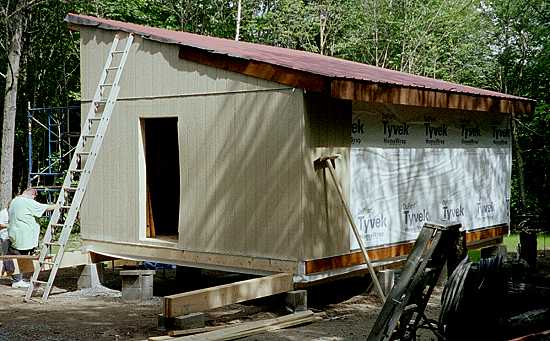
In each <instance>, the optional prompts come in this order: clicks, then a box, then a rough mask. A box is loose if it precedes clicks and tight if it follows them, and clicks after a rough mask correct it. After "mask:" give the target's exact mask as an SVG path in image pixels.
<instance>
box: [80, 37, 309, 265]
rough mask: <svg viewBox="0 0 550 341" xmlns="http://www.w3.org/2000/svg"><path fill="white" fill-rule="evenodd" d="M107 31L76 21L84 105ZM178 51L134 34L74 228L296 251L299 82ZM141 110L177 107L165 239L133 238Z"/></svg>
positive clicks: (125, 238) (256, 252)
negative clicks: (172, 230) (170, 217)
mask: <svg viewBox="0 0 550 341" xmlns="http://www.w3.org/2000/svg"><path fill="white" fill-rule="evenodd" d="M112 38H113V33H112V32H108V31H101V30H95V29H82V30H81V39H82V49H81V56H82V57H81V58H82V61H81V64H82V65H83V66H82V70H81V72H82V80H83V82H82V83H83V86H82V101H83V104H84V105H83V114H84V115H85V114H86V113H87V111H85V108H87V107H88V106H89V101H90V99H91V97H92V96H93V92H94V90H95V87H96V85H97V81H98V79H99V74H100V72H101V69H102V67H103V63H104V61H105V57H106V55H107V52H108V49H109V47H110V42H111V41H112ZM178 52H179V49H178V47H177V46H174V45H168V44H161V43H158V42H154V41H149V40H144V39H142V38H141V37H136V38H135V42H134V46H133V47H132V50H131V51H130V55H129V57H128V62H127V63H126V66H125V69H124V74H123V78H122V81H121V92H120V96H119V101H118V102H117V104H116V107H115V110H114V112H113V116H112V120H111V123H110V126H109V129H108V131H107V134H106V136H105V140H104V143H103V146H102V150H101V151H100V155H99V156H98V159H97V161H96V167H95V169H94V172H93V175H92V177H91V180H90V185H89V187H88V192H87V194H86V197H85V199H84V201H83V205H82V210H81V219H82V236H83V238H84V239H88V240H102V241H111V242H132V243H139V244H143V245H164V246H168V247H176V248H179V249H182V250H190V251H201V252H212V253H223V254H233V255H246V256H253V257H266V258H277V259H296V258H297V257H299V256H300V254H301V243H302V238H301V237H300V234H301V231H302V226H303V217H302V211H301V209H300V208H301V193H302V188H301V186H302V176H303V167H302V162H303V156H302V143H303V140H304V139H303V134H304V116H303V93H302V92H301V91H300V90H295V91H293V90H292V89H284V87H282V86H281V85H280V84H276V83H272V82H268V81H265V80H259V79H254V78H251V77H248V76H244V75H241V74H237V73H232V72H229V71H225V70H221V69H215V68H212V67H209V66H205V65H201V64H196V63H194V62H189V61H184V60H181V59H179V58H178ZM270 89H272V90H270ZM247 90H248V91H250V92H239V91H247ZM266 90H269V91H266ZM231 91H234V92H235V93H230V92H231ZM223 92H225V94H222V93H223ZM228 92H229V93H228ZM212 93H213V94H212ZM183 94H187V95H186V96H180V95H183ZM167 95H168V96H172V97H163V96H167ZM154 96H157V97H154ZM147 117H177V118H178V138H179V140H178V145H179V153H180V154H179V160H180V161H179V162H180V188H181V193H180V219H179V236H180V239H179V243H178V244H177V245H170V244H167V243H162V242H160V241H154V240H150V239H145V238H144V232H143V230H144V228H145V227H144V221H145V218H144V215H145V213H144V207H145V205H144V202H145V191H144V187H145V186H144V181H145V178H144V174H145V172H144V167H143V165H141V164H140V163H142V162H143V160H144V157H143V155H142V154H143V146H142V145H141V144H142V141H141V139H142V134H141V131H140V130H141V126H140V118H147ZM149 166H151V165H149Z"/></svg>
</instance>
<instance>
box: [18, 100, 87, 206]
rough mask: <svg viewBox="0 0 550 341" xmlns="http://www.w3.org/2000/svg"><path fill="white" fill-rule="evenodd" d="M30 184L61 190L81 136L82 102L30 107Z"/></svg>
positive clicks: (37, 187)
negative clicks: (69, 104) (58, 105)
mask: <svg viewBox="0 0 550 341" xmlns="http://www.w3.org/2000/svg"><path fill="white" fill-rule="evenodd" d="M27 123H28V127H27V129H28V130H27V141H28V167H29V168H28V170H29V173H28V178H27V186H29V187H31V186H32V187H34V188H36V189H37V190H38V191H43V192H46V194H47V198H48V201H53V200H54V199H53V198H52V194H53V193H54V192H58V191H59V190H60V188H61V183H62V181H63V178H64V176H65V173H66V171H67V169H68V167H69V163H70V162H71V157H72V154H73V151H74V149H75V146H76V144H77V142H78V138H79V136H80V106H68V107H49V108H48V107H44V108H31V107H30V105H29V109H28V111H27Z"/></svg>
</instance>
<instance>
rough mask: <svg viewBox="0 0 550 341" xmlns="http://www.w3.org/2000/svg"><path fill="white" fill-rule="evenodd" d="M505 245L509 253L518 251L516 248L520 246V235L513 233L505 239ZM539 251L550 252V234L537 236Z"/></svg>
mask: <svg viewBox="0 0 550 341" xmlns="http://www.w3.org/2000/svg"><path fill="white" fill-rule="evenodd" d="M503 243H504V245H506V249H507V250H508V251H509V252H514V251H516V248H517V246H518V244H519V234H518V233H513V234H511V235H509V236H506V237H504V242H503ZM537 249H538V250H545V249H546V250H550V233H539V234H537Z"/></svg>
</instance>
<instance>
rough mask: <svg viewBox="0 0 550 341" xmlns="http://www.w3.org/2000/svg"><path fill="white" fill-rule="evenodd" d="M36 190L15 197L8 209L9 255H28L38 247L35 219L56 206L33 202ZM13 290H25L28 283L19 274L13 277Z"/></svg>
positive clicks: (30, 189)
mask: <svg viewBox="0 0 550 341" xmlns="http://www.w3.org/2000/svg"><path fill="white" fill-rule="evenodd" d="M36 194H37V192H36V189H34V188H27V189H26V190H25V191H24V192H23V194H21V195H19V196H17V197H15V198H14V199H13V200H12V201H11V204H10V208H9V211H8V212H9V227H8V235H9V237H10V247H9V251H8V253H9V254H11V255H30V254H32V252H33V251H34V248H35V247H37V246H38V237H39V235H40V226H39V225H38V223H37V222H36V218H38V217H41V216H42V214H44V212H46V211H51V210H54V209H56V208H57V205H48V204H41V203H39V202H37V201H35V200H34V198H35V197H36ZM14 280H15V281H14V282H13V283H12V287H13V288H27V287H28V286H29V282H25V281H23V278H22V276H21V274H18V275H15V276H14Z"/></svg>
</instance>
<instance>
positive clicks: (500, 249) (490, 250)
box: [480, 245, 507, 258]
mask: <svg viewBox="0 0 550 341" xmlns="http://www.w3.org/2000/svg"><path fill="white" fill-rule="evenodd" d="M506 255H507V250H506V245H494V246H487V247H484V248H482V249H481V250H480V257H481V258H491V257H495V256H502V257H506Z"/></svg>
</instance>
